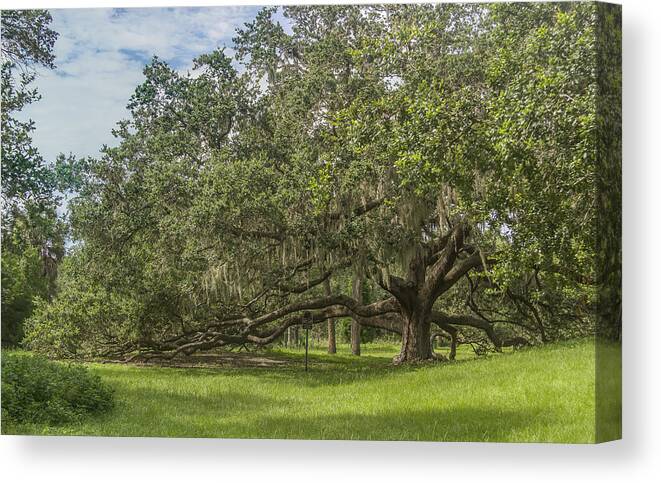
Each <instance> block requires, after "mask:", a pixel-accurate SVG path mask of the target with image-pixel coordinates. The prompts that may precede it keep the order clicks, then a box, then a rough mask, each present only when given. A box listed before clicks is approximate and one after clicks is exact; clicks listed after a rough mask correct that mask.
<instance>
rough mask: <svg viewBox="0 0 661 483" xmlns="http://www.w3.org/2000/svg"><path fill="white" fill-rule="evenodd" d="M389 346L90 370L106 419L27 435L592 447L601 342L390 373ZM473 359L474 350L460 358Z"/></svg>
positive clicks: (26, 429)
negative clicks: (266, 361)
mask: <svg viewBox="0 0 661 483" xmlns="http://www.w3.org/2000/svg"><path fill="white" fill-rule="evenodd" d="M396 351H397V348H396V346H394V345H370V344H365V345H364V346H363V356H361V357H354V356H351V355H350V354H349V351H348V348H347V347H346V346H341V347H339V350H338V354H337V355H335V356H329V355H327V354H325V351H324V350H323V348H321V347H317V348H314V349H313V350H312V353H311V357H310V370H309V372H307V373H306V372H304V370H303V363H302V362H303V354H302V351H300V350H285V349H282V350H274V351H271V352H269V353H267V354H266V355H267V356H270V357H273V358H281V359H282V358H284V359H286V360H287V361H288V364H286V365H282V366H277V367H266V368H192V369H181V368H161V367H135V366H128V365H119V364H90V367H91V369H92V370H93V371H94V372H96V373H98V374H99V375H100V376H101V377H102V378H103V379H104V380H105V381H107V382H108V383H109V384H111V385H112V387H114V388H115V391H116V393H115V397H116V407H115V409H113V411H112V412H111V413H109V414H107V415H105V416H102V417H99V418H96V419H90V420H87V421H86V422H84V423H81V424H75V425H66V426H59V427H45V426H24V427H21V428H18V432H21V433H30V434H60V435H62V434H71V435H73V434H76V435H108V436H186V437H222V438H297V439H363V440H426V441H550V442H592V441H594V439H595V373H594V343H593V342H592V341H581V342H576V343H566V344H558V345H551V346H546V347H542V348H533V349H528V350H522V351H519V352H516V353H509V354H503V355H497V356H492V357H488V358H482V359H473V360H466V359H464V360H460V361H457V362H454V363H442V364H428V365H421V366H414V367H394V366H392V365H391V362H390V361H391V359H392V357H393V356H394V355H395V353H396ZM461 355H462V357H468V356H469V353H464V352H462V353H461Z"/></svg>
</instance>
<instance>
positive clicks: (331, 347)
mask: <svg viewBox="0 0 661 483" xmlns="http://www.w3.org/2000/svg"><path fill="white" fill-rule="evenodd" d="M324 290H325V292H326V295H327V296H330V295H331V285H330V278H327V279H326V280H325V281H324ZM336 352H337V344H336V341H335V319H328V353H329V354H335V353H336Z"/></svg>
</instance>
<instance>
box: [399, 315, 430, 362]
mask: <svg viewBox="0 0 661 483" xmlns="http://www.w3.org/2000/svg"><path fill="white" fill-rule="evenodd" d="M403 315H404V317H403V318H404V325H403V326H402V348H401V350H400V353H399V355H398V356H396V357H395V363H396V364H401V363H405V362H420V361H426V360H430V359H433V358H434V354H433V351H432V348H431V337H430V333H431V325H430V322H429V317H428V316H427V315H426V314H423V313H420V312H418V311H414V312H412V313H408V314H406V313H405V314H403Z"/></svg>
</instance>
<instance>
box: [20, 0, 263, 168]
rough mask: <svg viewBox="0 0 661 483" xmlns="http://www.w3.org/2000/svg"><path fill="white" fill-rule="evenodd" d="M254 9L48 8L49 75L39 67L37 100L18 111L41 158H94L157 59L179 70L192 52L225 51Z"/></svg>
mask: <svg viewBox="0 0 661 483" xmlns="http://www.w3.org/2000/svg"><path fill="white" fill-rule="evenodd" d="M258 10H259V7H254V6H243V7H207V8H130V9H126V8H124V9H105V8H104V9H101V8H99V9H69V10H64V9H61V10H51V14H52V15H53V23H52V24H51V28H52V29H53V30H55V31H57V32H58V33H59V34H60V36H59V38H58V40H57V42H56V44H55V55H56V65H57V69H55V70H52V71H51V70H45V69H44V70H40V71H39V77H38V78H37V80H36V82H35V85H36V86H37V88H38V89H39V92H40V93H41V95H42V99H41V100H40V101H39V102H37V103H35V104H32V105H31V106H29V107H28V108H26V109H25V111H24V113H23V117H29V118H31V119H33V120H34V121H35V122H36V131H35V132H34V133H33V134H34V135H33V139H34V144H35V146H36V147H37V148H39V150H40V152H41V154H42V155H43V156H44V158H46V159H47V160H53V159H55V157H56V156H57V154H58V153H60V152H64V153H67V154H68V153H69V152H71V153H73V154H75V155H76V156H96V155H98V153H99V150H100V149H101V147H102V146H103V144H109V145H113V144H114V143H115V141H114V138H113V137H112V134H111V129H112V128H113V127H114V126H115V123H116V122H117V121H119V120H120V119H123V118H126V117H127V115H128V113H127V111H126V109H125V106H126V104H127V102H128V100H129V98H130V96H131V94H132V93H133V91H134V90H135V88H136V86H137V85H138V84H140V83H141V82H142V80H143V76H142V69H143V67H144V65H145V64H146V63H147V62H149V61H150V59H151V58H152V57H153V56H154V55H157V56H158V57H160V58H161V59H163V60H165V61H166V62H168V63H169V64H170V65H171V66H173V67H174V68H176V69H178V70H180V71H186V70H187V69H189V68H190V67H191V66H192V60H193V59H194V58H195V57H197V56H198V55H200V54H202V53H205V52H210V51H212V50H214V49H216V48H219V47H223V46H225V47H227V48H228V49H229V48H231V46H232V37H233V36H234V35H235V30H236V28H237V27H241V26H242V25H243V24H244V23H245V22H248V21H250V20H252V19H253V18H254V17H255V15H256V13H257V11H258Z"/></svg>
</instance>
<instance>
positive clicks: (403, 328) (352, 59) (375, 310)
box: [32, 4, 600, 362]
mask: <svg viewBox="0 0 661 483" xmlns="http://www.w3.org/2000/svg"><path fill="white" fill-rule="evenodd" d="M276 13H277V11H276V10H274V9H264V10H262V11H261V12H260V13H259V14H258V16H257V17H256V19H255V20H254V21H253V22H252V23H250V24H247V25H246V26H245V27H244V28H242V29H240V30H239V31H238V32H237V36H236V38H235V44H236V45H235V48H236V52H237V56H236V59H234V60H232V59H230V58H229V57H228V56H227V55H226V54H225V53H224V52H223V51H222V50H219V51H216V52H212V53H210V54H207V55H203V56H201V57H200V58H198V59H197V60H196V64H195V70H194V72H193V73H192V74H186V75H184V74H181V73H178V72H176V71H175V70H173V69H172V68H171V67H169V66H168V65H167V64H165V63H164V62H162V61H160V60H159V59H154V60H153V61H152V62H151V63H150V64H149V65H148V66H147V67H146V68H145V77H146V79H145V82H144V83H143V84H142V85H141V86H139V87H138V88H137V89H136V91H135V94H134V96H133V97H132V99H131V102H130V104H129V109H130V113H131V116H130V118H129V119H128V120H126V121H122V122H121V123H119V125H118V128H117V130H116V135H117V136H118V138H119V140H120V143H119V145H118V147H116V148H109V149H107V150H106V153H105V156H104V157H103V158H102V159H100V160H98V161H97V162H96V164H95V165H94V166H93V168H92V170H91V172H90V175H89V178H88V180H87V184H86V187H85V189H84V190H83V192H82V194H81V196H80V197H79V198H78V199H77V200H76V202H75V209H74V220H75V227H76V230H77V231H76V234H77V236H78V238H79V239H80V240H81V244H80V246H79V250H78V252H77V253H76V254H75V255H74V256H73V257H72V259H71V261H70V265H71V266H70V267H69V269H68V270H69V273H70V274H71V275H70V277H69V280H68V281H67V286H68V287H69V289H68V290H63V291H62V294H61V295H60V299H61V300H60V301H59V305H58V304H56V306H55V307H54V308H53V307H51V308H50V309H47V310H46V309H45V310H43V311H42V313H41V314H40V316H39V317H37V318H36V319H35V322H34V331H33V336H32V338H33V341H36V342H35V343H37V342H38V341H39V334H40V333H42V332H43V330H45V329H43V327H50V326H51V325H49V324H50V323H51V322H52V321H53V320H59V321H63V320H66V321H67V323H69V324H74V325H75V327H76V328H75V331H74V332H75V334H77V335H78V336H79V346H83V345H84V346H85V347H87V349H88V350H90V351H92V352H94V353H97V354H98V353H104V354H107V355H132V356H134V357H143V358H149V357H173V356H176V355H177V354H182V353H183V354H190V353H192V352H195V351H199V350H208V349H212V348H216V347H223V346H231V345H237V344H257V345H266V344H270V343H273V342H275V341H277V340H278V339H279V338H280V337H281V336H282V335H283V334H284V333H285V331H286V330H287V329H288V328H289V327H292V326H296V325H300V324H302V323H305V322H313V323H322V322H325V321H327V320H332V319H335V318H338V317H351V318H352V319H353V320H354V321H355V322H356V323H358V324H361V325H364V326H371V327H378V328H381V329H384V330H388V331H392V332H396V333H398V334H401V340H402V345H401V353H400V354H399V356H398V357H397V359H396V361H397V362H412V361H419V360H425V359H430V358H432V357H434V355H433V350H432V346H431V342H430V336H431V335H432V331H433V330H432V328H433V327H437V328H439V329H441V330H443V331H444V332H445V333H447V334H448V335H449V336H450V337H451V338H452V340H453V341H454V342H456V340H457V334H458V333H460V332H462V331H465V330H469V331H470V330H473V331H474V330H478V331H480V332H483V333H484V334H485V335H486V337H487V339H488V340H489V341H490V343H491V344H492V346H493V347H494V348H496V349H498V348H499V347H500V345H501V343H502V340H501V336H500V335H499V331H498V330H497V329H498V327H499V325H503V324H505V325H507V324H511V325H512V326H515V327H527V328H528V329H529V330H530V331H532V332H533V333H535V334H536V335H535V336H540V337H541V338H542V339H547V338H548V333H549V332H552V331H549V330H545V329H548V328H549V325H548V324H549V319H545V318H544V317H545V316H544V314H541V315H540V310H542V309H543V308H544V307H549V304H555V303H556V302H557V300H563V301H567V300H569V301H570V302H569V304H567V303H564V306H566V305H569V306H570V307H569V308H568V309H566V310H565V309H563V314H565V315H567V314H569V317H570V318H571V321H572V323H573V324H577V325H579V326H580V327H584V328H585V327H587V329H586V330H587V331H589V330H590V329H589V328H590V327H593V325H594V320H593V316H591V315H590V310H589V308H590V307H591V306H592V305H593V304H594V291H593V290H592V288H591V286H592V285H593V280H594V277H595V266H594V256H595V255H594V248H595V247H594V240H595V237H596V233H595V216H596V211H595V210H596V206H595V205H596V193H595V189H594V188H595V166H596V161H595V150H596V135H595V132H596V129H597V120H596V109H595V96H596V94H597V88H598V79H597V76H596V74H595V72H596V54H595V52H596V42H597V36H596V34H595V32H596V25H597V22H598V18H599V15H600V11H599V10H598V8H597V7H596V6H595V5H593V4H535V5H523V4H511V5H495V6H486V5H477V4H470V5H461V4H448V5H409V6H365V7H362V6H361V7H358V6H342V7H334V6H315V7H312V6H310V7H307V6H306V7H287V8H284V9H283V11H282V13H283V14H284V18H285V19H286V20H285V21H282V20H280V21H278V20H277V19H278V18H281V17H279V16H278V15H277V14H276ZM330 279H333V280H337V281H338V282H339V281H346V280H351V279H356V280H363V281H364V283H365V284H369V285H370V286H371V287H372V293H373V294H376V299H375V301H372V302H366V301H365V300H364V299H363V298H362V297H360V296H358V295H360V294H356V293H351V291H350V290H349V289H348V287H347V284H346V283H332V284H329V283H328V282H329V280H330ZM545 286H550V287H552V289H553V297H552V299H553V300H551V298H550V296H545V297H543V296H540V295H539V294H540V293H545V292H544V287H545ZM329 287H330V290H329ZM478 287H483V288H482V289H480V290H482V291H481V292H480V294H481V295H480V296H479V297H478V296H477V295H476V290H478ZM81 292H85V293H86V294H87V295H86V296H85V297H86V298H85V300H86V302H85V304H76V303H75V301H76V300H80V299H81ZM358 292H360V290H358ZM457 297H459V298H468V300H469V303H467V304H466V306H465V307H463V308H462V307H459V308H458V307H457V304H456V303H455V301H456V300H457ZM480 297H481V299H480ZM489 297H491V298H494V297H496V298H497V297H500V300H501V302H502V301H504V300H506V302H502V303H501V305H503V306H504V305H507V307H509V309H507V310H504V312H505V313H504V315H503V317H499V318H498V320H495V319H494V317H493V314H491V315H489V314H487V312H486V311H484V310H480V308H478V307H477V305H476V304H477V302H476V300H486V299H488V298H489ZM490 303H491V307H492V308H493V306H494V304H493V300H491V302H490ZM496 305H497V304H496ZM561 305H563V304H559V305H558V306H561ZM552 308H553V307H551V310H550V311H549V313H550V314H553V313H554V312H553V310H552ZM49 321H51V322H49ZM552 323H553V322H551V324H552ZM545 324H546V325H545ZM40 330H41V331H42V332H40ZM74 345H75V344H74ZM76 347H78V346H76Z"/></svg>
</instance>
